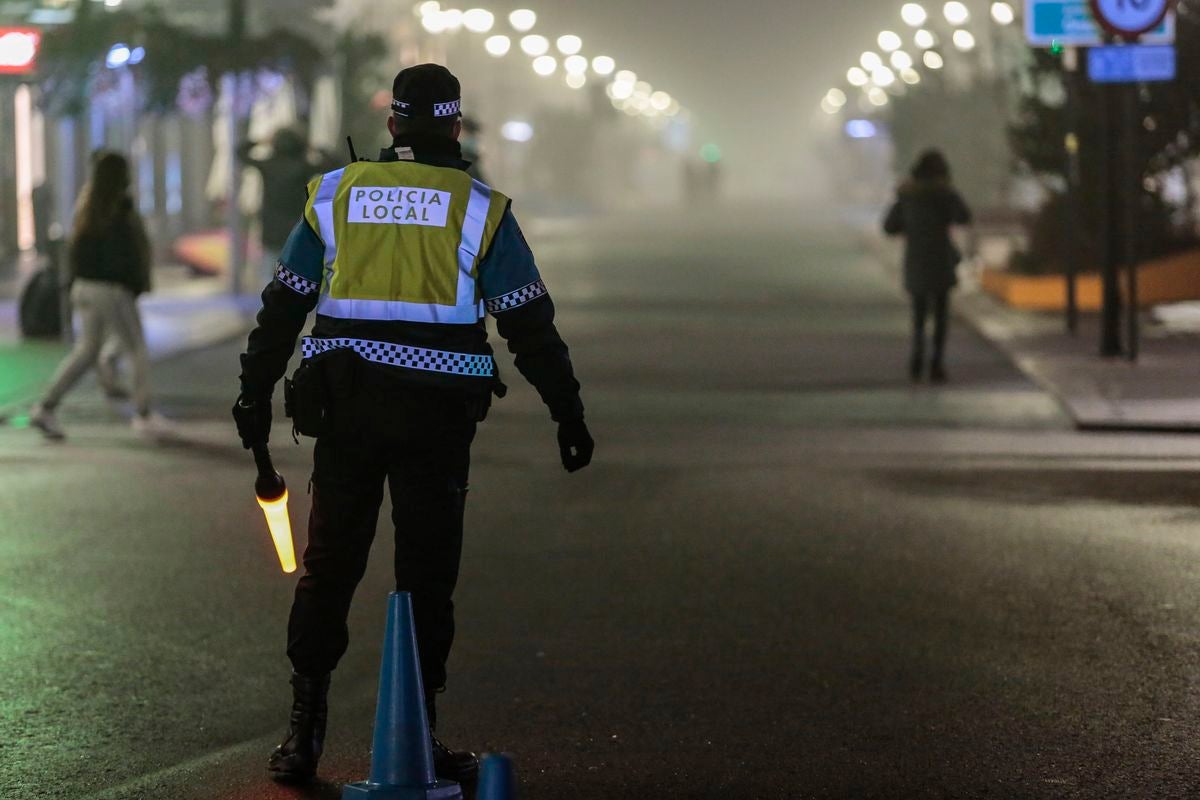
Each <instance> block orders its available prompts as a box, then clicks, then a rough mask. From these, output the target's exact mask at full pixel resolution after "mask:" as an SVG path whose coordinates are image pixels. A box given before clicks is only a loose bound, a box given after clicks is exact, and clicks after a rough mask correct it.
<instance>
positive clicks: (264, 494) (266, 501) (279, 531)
mask: <svg viewBox="0 0 1200 800" xmlns="http://www.w3.org/2000/svg"><path fill="white" fill-rule="evenodd" d="M253 450H254V463H255V464H256V465H257V466H258V480H256V481H255V482H254V493H255V494H256V495H257V496H258V504H259V505H260V506H261V507H262V510H263V514H265V515H266V517H267V527H268V528H270V529H271V540H272V541H273V542H275V553H276V554H277V555H278V556H279V566H281V567H283V571H284V572H287V573H289V574H290V573H292V572H295V571H296V548H295V546H294V545H293V544H292V521H291V519H289V518H288V507H287V502H288V492H287V484H286V483H285V482H284V480H283V476H282V475H280V474H279V473H278V472H276V471H275V465H274V464H272V463H271V451H270V450H269V449H267V445H266V444H260V445H255V446H254V448H253Z"/></svg>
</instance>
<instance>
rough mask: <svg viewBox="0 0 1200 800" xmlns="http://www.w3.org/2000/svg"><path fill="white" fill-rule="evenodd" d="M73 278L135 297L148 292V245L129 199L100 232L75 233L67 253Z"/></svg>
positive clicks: (144, 230) (139, 220)
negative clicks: (103, 284) (108, 285)
mask: <svg viewBox="0 0 1200 800" xmlns="http://www.w3.org/2000/svg"><path fill="white" fill-rule="evenodd" d="M67 254H68V259H69V263H70V267H71V277H72V278H84V279H86V280H91V281H104V282H106V283H116V284H120V285H121V286H124V287H125V288H127V289H129V291H131V292H133V293H134V294H143V293H145V292H148V291H150V288H151V285H150V266H151V265H150V242H149V240H148V239H147V238H146V229H145V227H144V226H143V225H142V219H141V217H140V216H139V215H138V213H137V211H136V210H135V209H134V207H133V201H132V200H126V201H125V206H124V208H123V209H122V211H121V213H119V214H118V215H117V217H116V219H114V220H113V221H112V222H111V223H109V224H108V226H107V227H106V228H105V229H104V230H103V231H101V232H99V233H76V234H75V235H74V236H73V237H72V238H71V244H70V247H69V249H68V251H67Z"/></svg>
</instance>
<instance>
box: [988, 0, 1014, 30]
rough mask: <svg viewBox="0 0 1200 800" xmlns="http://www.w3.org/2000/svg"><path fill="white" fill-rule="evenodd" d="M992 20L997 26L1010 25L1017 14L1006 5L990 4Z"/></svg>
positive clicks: (1001, 3)
mask: <svg viewBox="0 0 1200 800" xmlns="http://www.w3.org/2000/svg"><path fill="white" fill-rule="evenodd" d="M992 19H994V20H995V21H996V24H997V25H1011V24H1013V22H1014V21H1015V20H1016V19H1017V12H1016V11H1014V10H1013V7H1012V6H1011V5H1009V4H1008V3H1003V2H1000V3H992Z"/></svg>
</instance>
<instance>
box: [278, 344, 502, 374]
mask: <svg viewBox="0 0 1200 800" xmlns="http://www.w3.org/2000/svg"><path fill="white" fill-rule="evenodd" d="M333 350H353V351H354V352H355V353H357V354H358V355H360V356H361V357H363V358H365V359H366V360H367V361H374V362H375V363H376V364H386V365H388V366H390V367H407V368H408V369H419V370H424V371H425V372H440V373H442V374H443V375H465V376H468V377H473V378H490V377H492V376H493V375H494V374H495V371H496V362H495V361H494V360H493V359H492V357H491V356H485V355H477V354H474V353H451V352H448V351H446V350H430V349H428V348H425V347H410V346H408V345H403V344H396V343H394V342H375V341H371V340H370V339H319V338H315V337H312V336H306V337H304V339H303V341H302V342H301V344H300V352H301V355H302V357H303V358H306V359H307V358H312V357H313V356H316V355H320V354H321V353H328V352H330V351H333Z"/></svg>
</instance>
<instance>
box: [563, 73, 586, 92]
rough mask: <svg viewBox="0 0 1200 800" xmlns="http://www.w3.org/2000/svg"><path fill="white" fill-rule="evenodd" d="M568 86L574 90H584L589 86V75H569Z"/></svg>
mask: <svg viewBox="0 0 1200 800" xmlns="http://www.w3.org/2000/svg"><path fill="white" fill-rule="evenodd" d="M567 86H570V87H571V88H572V89H582V88H583V87H584V86H587V75H585V74H584V73H582V72H570V73H567Z"/></svg>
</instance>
